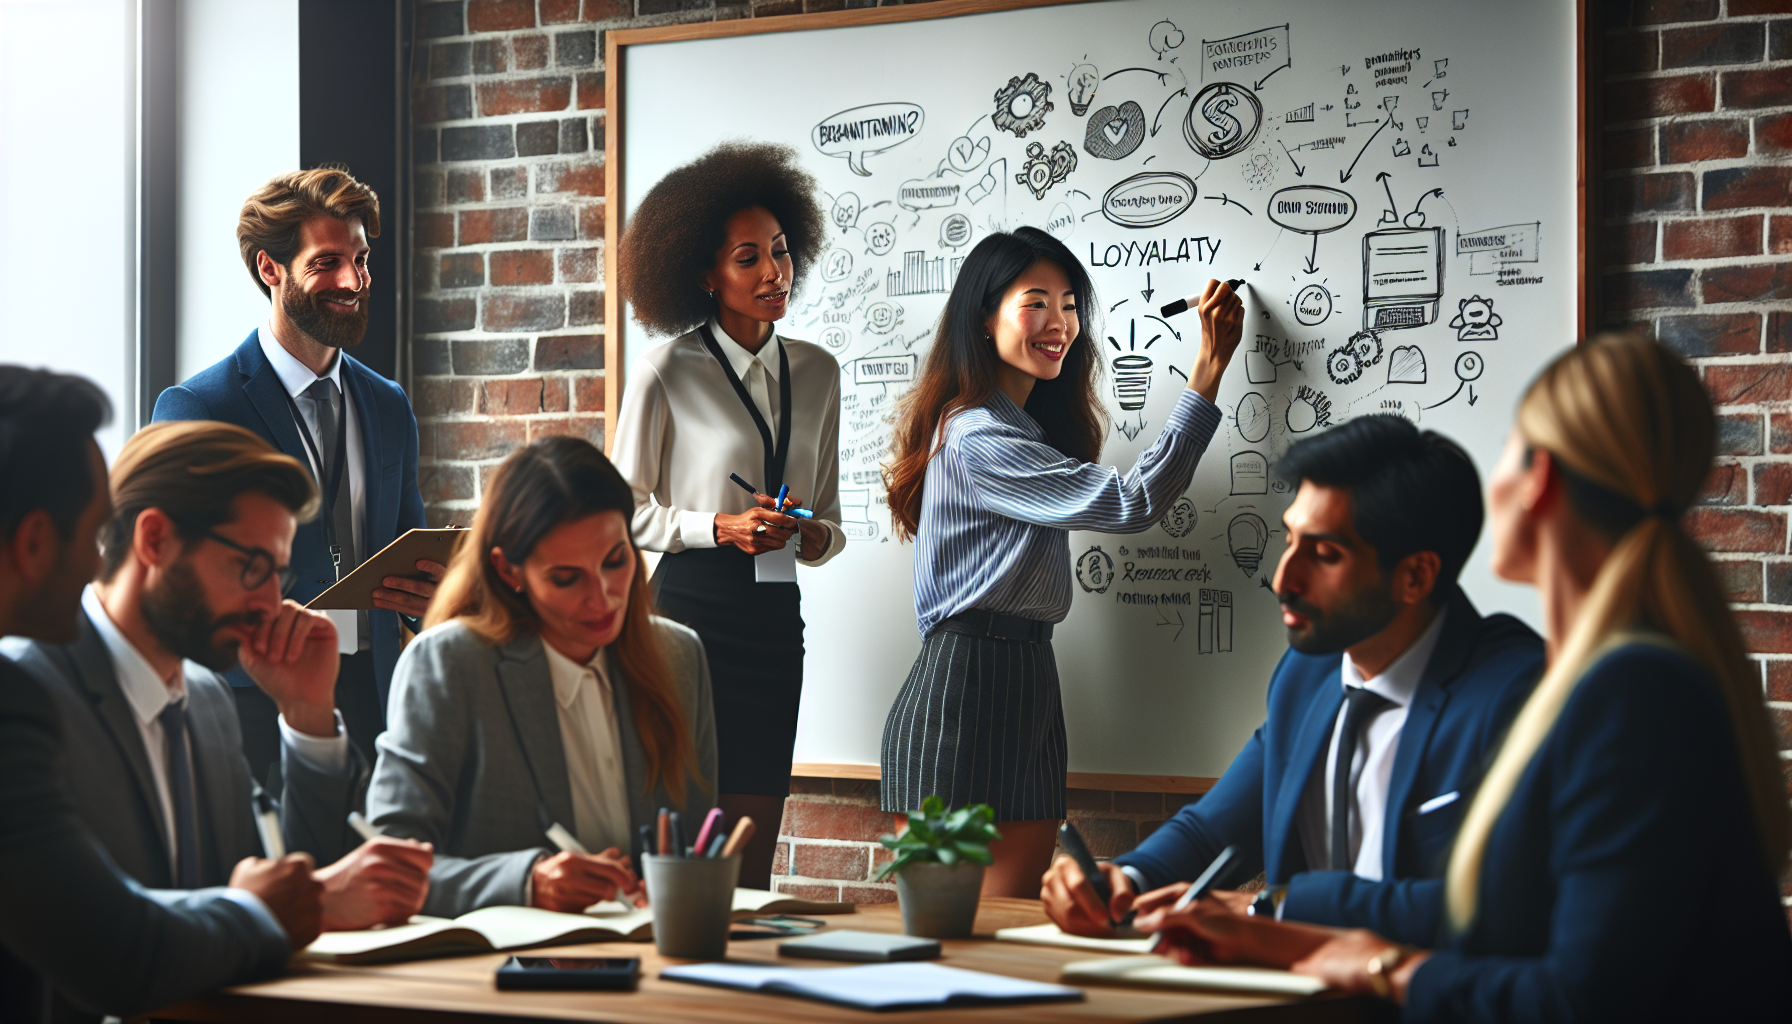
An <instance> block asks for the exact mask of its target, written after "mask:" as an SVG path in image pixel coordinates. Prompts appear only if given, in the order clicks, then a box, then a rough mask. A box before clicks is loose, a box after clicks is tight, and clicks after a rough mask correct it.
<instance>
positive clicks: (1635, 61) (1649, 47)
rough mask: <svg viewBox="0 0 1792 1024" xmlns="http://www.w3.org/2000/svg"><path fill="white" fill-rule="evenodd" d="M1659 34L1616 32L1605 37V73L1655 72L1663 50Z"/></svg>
mask: <svg viewBox="0 0 1792 1024" xmlns="http://www.w3.org/2000/svg"><path fill="white" fill-rule="evenodd" d="M1658 36H1659V33H1655V32H1614V33H1612V34H1610V35H1608V36H1606V37H1605V73H1606V74H1608V75H1628V74H1634V73H1637V72H1642V71H1654V70H1655V69H1656V67H1657V65H1658V64H1659V58H1658V57H1657V56H1656V55H1657V54H1658V53H1659V52H1660V50H1661V44H1660V42H1659V38H1658Z"/></svg>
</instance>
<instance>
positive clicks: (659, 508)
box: [611, 319, 846, 565]
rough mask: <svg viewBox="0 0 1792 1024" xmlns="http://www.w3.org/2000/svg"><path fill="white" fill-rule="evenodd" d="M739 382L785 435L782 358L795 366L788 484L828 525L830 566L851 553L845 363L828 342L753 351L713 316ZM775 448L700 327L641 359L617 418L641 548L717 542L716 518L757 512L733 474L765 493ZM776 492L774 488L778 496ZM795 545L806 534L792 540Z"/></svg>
mask: <svg viewBox="0 0 1792 1024" xmlns="http://www.w3.org/2000/svg"><path fill="white" fill-rule="evenodd" d="M709 329H710V332H711V333H712V334H714V335H715V338H716V343H717V344H718V345H719V346H721V349H722V354H723V355H724V356H726V357H727V358H728V362H729V364H730V365H731V366H732V367H733V369H734V372H735V375H736V376H738V377H739V378H740V380H741V383H742V384H743V385H745V386H746V388H747V391H748V393H749V394H750V395H751V396H752V397H753V399H754V404H755V405H758V406H759V410H760V415H761V416H764V417H765V421H766V424H767V425H768V426H770V427H771V429H772V434H773V436H774V437H776V436H777V432H778V420H777V413H778V388H779V382H778V352H779V349H780V346H781V347H782V349H783V351H784V352H785V353H787V354H788V356H789V359H790V376H791V382H790V384H791V388H790V416H791V424H790V451H789V454H788V455H787V456H786V457H785V460H784V482H785V483H786V484H788V485H790V494H791V496H792V497H794V498H797V499H799V500H801V501H802V503H803V507H804V508H807V509H811V510H813V511H814V512H815V520H814V521H815V522H816V523H817V524H819V525H821V526H824V527H826V528H827V531H828V546H827V549H826V550H824V551H823V552H822V553H821V557H819V558H817V559H815V560H814V561H809V560H807V559H799V561H802V562H803V564H804V565H821V564H822V563H824V562H826V561H827V560H828V559H830V558H833V557H834V556H835V555H837V554H839V553H840V550H841V549H842V548H844V547H845V546H846V533H845V532H844V531H843V530H841V529H840V459H839V449H840V364H839V363H837V362H835V361H834V357H833V356H832V355H829V354H828V351H827V350H826V349H824V348H822V347H821V346H819V345H812V344H810V343H809V342H806V341H795V340H791V339H783V338H779V337H778V336H777V335H773V336H772V337H771V338H770V339H769V340H768V341H767V342H766V343H765V344H764V345H762V346H760V348H759V351H758V353H752V352H748V351H747V350H746V349H744V348H742V347H741V346H740V345H739V344H737V343H736V342H735V341H734V339H732V338H730V337H729V336H728V334H727V332H726V331H723V330H722V328H721V327H720V326H719V325H718V324H717V323H716V321H715V320H713V319H712V320H710V322H709ZM765 455H766V452H765V442H764V441H763V440H762V439H761V438H760V435H759V428H758V427H756V426H755V425H754V424H753V417H752V416H751V414H749V413H748V412H747V409H746V406H744V405H742V404H741V400H740V395H739V394H737V393H736V392H735V390H734V385H732V384H730V383H729V382H728V375H727V374H726V373H724V372H723V371H722V367H721V365H720V364H718V363H717V362H716V359H715V357H714V356H712V355H710V353H709V349H707V348H705V347H704V345H703V338H702V335H701V334H699V333H698V332H696V331H692V332H690V333H688V334H685V335H683V336H681V337H679V338H677V339H675V340H673V341H672V342H670V343H668V344H665V345H660V346H657V347H655V348H653V349H650V350H648V352H647V353H646V354H644V355H643V356H641V358H640V359H638V360H637V361H636V362H635V365H634V367H633V369H632V371H631V373H630V376H629V378H628V383H627V386H626V388H625V389H624V392H623V396H622V412H621V414H620V415H619V416H618V417H617V420H616V445H615V450H614V453H613V454H612V456H611V458H612V459H613V460H614V462H615V463H616V468H617V470H619V471H620V472H621V473H622V475H623V477H624V478H625V479H627V480H628V482H629V485H630V486H631V487H633V488H634V492H635V521H634V529H635V543H637V544H639V545H640V546H642V547H644V548H646V549H648V550H649V551H666V552H673V551H683V550H685V549H686V548H713V547H715V546H716V539H715V517H716V514H717V513H727V514H730V515H739V514H740V513H742V512H745V511H747V510H748V509H750V508H753V507H754V501H753V496H752V495H750V494H748V493H747V492H746V491H745V490H743V489H742V488H741V487H740V486H739V485H738V484H736V483H735V482H734V481H732V480H730V479H728V474H730V473H737V474H739V475H740V476H741V477H742V478H743V479H745V480H747V481H748V482H750V483H752V484H753V485H754V486H755V487H758V488H761V489H762V490H764V489H767V488H768V486H769V485H768V484H767V482H766V481H764V480H761V479H760V477H763V476H764V475H765ZM773 493H774V494H775V491H774V492H773ZM791 542H792V543H793V544H794V543H797V538H795V537H793V538H791Z"/></svg>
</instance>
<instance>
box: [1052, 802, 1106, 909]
mask: <svg viewBox="0 0 1792 1024" xmlns="http://www.w3.org/2000/svg"><path fill="white" fill-rule="evenodd" d="M1058 845H1059V846H1062V847H1064V852H1065V853H1068V854H1070V859H1071V860H1074V861H1076V866H1077V867H1079V868H1081V869H1082V870H1083V877H1084V878H1087V879H1088V880H1089V888H1091V889H1094V890H1095V895H1096V896H1097V897H1099V898H1100V899H1101V909H1102V911H1103V912H1105V913H1106V914H1107V915H1108V923H1109V924H1113V923H1114V914H1113V911H1112V909H1110V908H1112V906H1113V900H1114V890H1113V889H1112V888H1110V887H1109V886H1108V876H1107V875H1104V874H1102V871H1101V868H1100V867H1099V866H1098V865H1097V864H1096V863H1095V858H1094V857H1093V856H1091V855H1090V853H1089V844H1087V843H1085V842H1083V834H1082V833H1081V832H1078V831H1077V830H1076V826H1075V825H1072V824H1071V823H1070V822H1068V821H1066V822H1065V823H1064V824H1062V825H1060V826H1058Z"/></svg>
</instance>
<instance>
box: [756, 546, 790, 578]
mask: <svg viewBox="0 0 1792 1024" xmlns="http://www.w3.org/2000/svg"><path fill="white" fill-rule="evenodd" d="M796 545H797V539H796V538H795V537H791V538H790V543H788V544H785V545H784V546H783V547H781V548H779V549H778V550H776V551H767V552H766V553H765V554H763V555H754V556H753V582H754V583H795V582H796Z"/></svg>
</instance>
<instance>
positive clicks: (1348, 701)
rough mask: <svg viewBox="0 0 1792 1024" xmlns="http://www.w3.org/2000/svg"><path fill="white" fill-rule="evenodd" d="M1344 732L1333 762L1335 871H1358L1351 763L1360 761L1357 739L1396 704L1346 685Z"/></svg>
mask: <svg viewBox="0 0 1792 1024" xmlns="http://www.w3.org/2000/svg"><path fill="white" fill-rule="evenodd" d="M1344 701H1345V709H1344V731H1343V733H1342V734H1340V735H1339V736H1338V757H1337V760H1335V761H1333V762H1332V870H1333V871H1354V870H1355V869H1356V858H1354V857H1352V856H1351V855H1350V804H1351V799H1350V798H1351V794H1352V792H1353V791H1354V790H1355V788H1356V787H1354V786H1352V785H1351V784H1350V782H1351V779H1350V766H1351V764H1352V763H1353V762H1354V761H1355V760H1356V739H1357V735H1358V734H1359V733H1361V732H1362V731H1363V726H1365V725H1367V724H1368V722H1369V719H1371V718H1374V717H1375V716H1376V715H1377V714H1379V713H1380V712H1381V709H1382V708H1385V707H1387V706H1388V705H1389V704H1392V703H1393V701H1391V700H1388V699H1387V698H1386V697H1383V696H1382V695H1381V694H1379V693H1376V692H1375V691H1374V690H1366V689H1364V688H1362V687H1360V686H1347V687H1345V688H1344Z"/></svg>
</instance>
